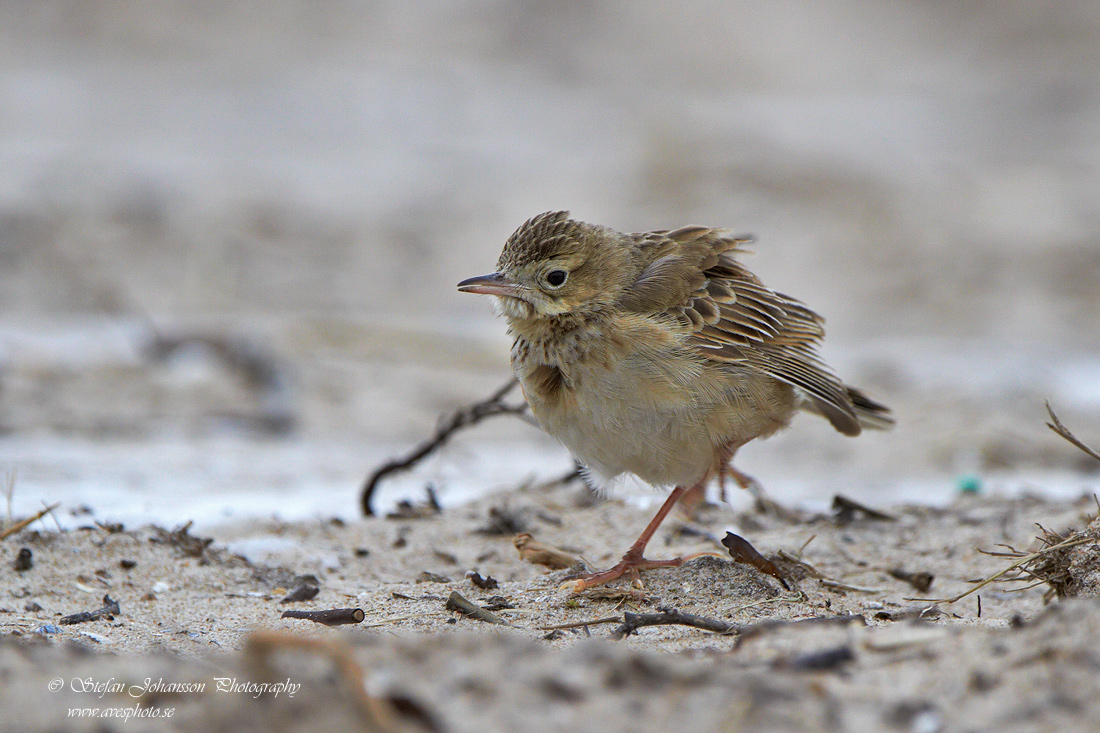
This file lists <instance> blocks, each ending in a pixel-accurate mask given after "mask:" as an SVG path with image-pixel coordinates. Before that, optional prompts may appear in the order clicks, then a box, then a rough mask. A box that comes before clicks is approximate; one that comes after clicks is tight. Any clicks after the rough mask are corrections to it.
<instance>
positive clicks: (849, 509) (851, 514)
mask: <svg viewBox="0 0 1100 733" xmlns="http://www.w3.org/2000/svg"><path fill="white" fill-rule="evenodd" d="M833 510H834V511H835V512H836V519H837V521H838V522H841V523H846V522H850V521H852V520H853V519H855V517H856V515H857V514H862V515H863V516H865V517H867V518H868V519H877V520H879V521H882V522H896V521H897V517H895V516H893V515H892V514H887V513H886V512H880V511H878V510H877V509H872V508H871V507H869V506H867V505H866V504H860V503H859V502H858V501H856V500H854V499H849V498H848V497H847V496H843V495H841V494H837V495H836V496H834V497H833Z"/></svg>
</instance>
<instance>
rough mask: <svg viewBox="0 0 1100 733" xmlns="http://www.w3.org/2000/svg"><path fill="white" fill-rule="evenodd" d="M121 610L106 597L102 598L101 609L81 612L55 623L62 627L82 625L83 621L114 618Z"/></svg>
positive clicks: (111, 599) (116, 603) (113, 601)
mask: <svg viewBox="0 0 1100 733" xmlns="http://www.w3.org/2000/svg"><path fill="white" fill-rule="evenodd" d="M121 612H122V611H121V609H119V607H118V601H116V600H114V599H113V598H111V597H110V596H109V595H108V596H103V608H97V609H96V610H94V611H81V612H80V613H74V614H72V615H71V616H65V617H63V618H61V619H60V620H59V621H58V622H57V623H59V624H61V625H62V626H66V625H69V624H82V623H84V622H85V621H95V620H96V619H101V618H106V619H111V618H114V617H115V616H116V615H117V614H119V613H121Z"/></svg>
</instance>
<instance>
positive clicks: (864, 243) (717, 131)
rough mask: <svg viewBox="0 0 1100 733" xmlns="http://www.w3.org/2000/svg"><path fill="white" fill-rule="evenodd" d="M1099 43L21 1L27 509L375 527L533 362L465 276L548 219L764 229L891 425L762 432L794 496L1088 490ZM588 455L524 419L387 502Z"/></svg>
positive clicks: (699, 22)
mask: <svg viewBox="0 0 1100 733" xmlns="http://www.w3.org/2000/svg"><path fill="white" fill-rule="evenodd" d="M1098 39H1100V12H1097V4H1096V3H1095V2H1085V1H1082V2H1063V3H1058V4H1057V6H1056V7H1053V6H1048V5H1044V4H1039V3H1034V2H1029V1H1028V0H997V1H996V2H994V1H992V0H985V1H973V2H956V3H937V2H933V3H929V2H913V1H908V2H882V1H881V0H845V2H841V3H829V4H828V5H827V6H825V5H821V6H819V5H807V4H806V3H801V2H793V1H790V2H788V1H786V0H773V1H772V2H768V3H759V2H728V0H725V1H723V2H696V3H690V4H687V5H683V4H672V3H663V2H646V1H643V0H634V1H633V2H604V3H593V2H583V1H581V2H576V1H570V2H549V1H546V2H531V1H527V2H499V1H497V2H492V1H489V2H458V1H450V0H435V1H434V2H424V3H408V2H392V1H387V0H375V1H367V0H362V1H359V2H352V1H350V0H344V1H340V0H334V1H331V2H325V3H315V2H303V1H301V0H265V2H246V1H243V0H242V1H238V2H209V1H206V0H191V1H189V2H158V3H141V2H121V1H110V0H105V1H103V2H95V3H87V2H78V1H76V0H70V1H69V2H51V1H49V0H35V1H34V2H22V1H15V2H7V3H3V4H0V471H2V472H3V475H5V476H7V483H8V492H7V493H8V495H9V506H14V507H15V510H16V512H17V513H20V512H22V513H28V512H30V511H34V510H35V509H37V508H40V507H41V503H42V502H43V501H63V502H64V503H65V505H66V508H67V509H68V511H70V512H73V511H83V512H85V513H86V514H87V515H89V516H92V517H96V518H104V519H115V520H118V519H126V520H128V521H137V520H142V519H147V518H156V519H158V520H159V521H164V522H170V521H173V518H175V519H178V520H179V521H182V520H184V519H187V518H194V519H198V520H199V521H200V522H213V521H217V520H219V519H224V518H232V517H241V516H249V515H270V514H278V515H280V516H285V517H297V516H308V515H311V514H316V513H327V514H340V515H343V516H355V514H356V513H357V511H358V506H357V499H358V490H359V485H360V483H361V481H362V479H363V478H364V477H365V476H366V474H367V473H368V472H369V470H370V469H371V468H372V467H373V466H374V465H375V464H376V463H378V462H379V461H381V460H383V459H385V458H387V457H389V456H391V455H394V454H396V453H399V452H401V451H403V450H406V449H407V448H408V447H409V446H411V445H412V444H413V443H414V442H415V441H417V440H419V439H421V438H423V437H425V436H426V435H427V434H429V433H430V432H431V430H432V428H433V427H434V425H435V422H436V419H437V416H438V415H439V414H440V413H442V412H446V411H448V410H451V409H454V408H455V407H457V406H459V405H461V404H463V403H467V402H469V401H471V400H474V399H477V398H480V397H483V396H485V395H486V394H488V393H489V392H491V391H492V390H493V389H494V388H495V387H497V386H498V385H500V384H502V383H503V382H504V381H506V379H507V378H508V376H509V371H508V366H507V350H508V341H507V339H506V337H505V335H504V324H503V323H502V322H500V321H497V320H495V319H494V318H493V317H492V315H491V311H490V308H489V304H488V303H487V302H485V300H484V299H482V298H475V297H471V296H468V295H463V294H460V293H457V292H456V291H455V289H454V285H455V283H456V282H458V281H459V280H461V279H463V278H466V277H469V276H472V275H476V274H482V273H485V272H489V271H491V270H492V269H494V265H495V262H496V257H497V255H498V253H499V251H500V248H501V246H502V244H503V242H504V240H505V239H506V238H507V236H508V235H509V234H510V233H511V232H512V231H513V230H514V229H515V228H516V227H517V226H518V225H519V224H520V223H522V222H523V221H524V220H525V219H526V218H528V217H530V216H532V215H534V214H537V213H539V212H542V211H546V210H550V209H569V210H571V211H572V212H573V214H574V215H575V216H576V217H577V218H580V219H583V220H587V221H592V222H598V223H602V224H607V225H609V226H613V227H615V228H618V229H622V230H625V231H640V230H646V229H656V228H671V227H676V226H681V225H685V224H689V223H694V224H703V225H709V226H725V227H729V228H732V229H735V230H738V231H745V232H751V233H753V234H755V235H756V236H757V237H758V244H757V245H756V249H757V252H758V253H757V254H756V255H755V256H754V257H753V259H752V260H751V261H750V265H751V267H752V268H753V269H754V270H755V271H756V272H757V273H758V274H760V276H761V277H762V278H763V279H764V281H765V282H766V283H767V284H769V285H770V286H772V287H774V288H776V289H778V290H781V291H784V292H788V293H790V294H792V295H795V296H796V297H798V298H800V299H802V300H804V301H806V302H807V303H808V304H809V305H810V306H811V307H813V308H815V309H816V310H818V311H819V312H821V313H822V314H823V315H824V316H825V317H826V319H827V321H828V323H827V328H828V334H829V337H828V340H827V344H826V347H825V355H826V358H827V360H828V361H829V362H830V363H832V364H833V365H834V366H835V367H836V368H837V370H838V371H839V372H840V373H841V374H842V375H843V376H844V378H845V379H846V380H848V381H850V382H853V383H855V384H858V385H859V386H861V387H863V388H865V389H866V390H867V391H868V392H870V393H872V394H873V395H874V396H875V397H877V398H879V399H881V400H882V401H884V402H886V403H888V404H890V405H891V406H893V407H894V408H895V411H896V413H897V417H898V427H897V429H896V430H895V431H893V432H891V433H885V434H876V435H870V436H865V437H862V438H860V439H858V440H855V441H852V440H848V439H845V438H843V437H841V436H839V435H837V434H835V433H833V432H832V431H831V429H830V428H829V427H828V426H827V425H826V424H825V423H824V422H823V421H819V420H816V419H813V418H809V417H807V418H803V419H801V420H799V421H798V422H797V423H796V424H795V425H794V426H793V427H792V428H791V429H790V430H789V431H787V432H786V433H784V434H781V435H780V436H777V437H775V438H773V439H771V440H769V441H766V442H762V443H760V444H757V445H750V446H748V447H746V448H745V449H744V450H743V451H742V452H741V455H740V457H739V458H740V460H739V466H740V467H741V468H742V469H743V470H745V471H747V472H749V473H751V474H754V475H756V476H757V477H758V478H759V479H760V481H761V482H762V483H763V484H764V486H765V487H766V488H767V489H768V490H769V491H770V492H771V493H772V494H773V495H775V496H776V497H777V498H779V499H781V500H787V501H792V502H802V503H809V504H814V503H815V502H820V503H824V502H826V501H827V500H828V499H829V498H830V497H831V495H832V493H834V492H836V491H843V492H844V493H846V494H848V495H850V496H854V497H857V498H860V499H864V500H868V501H872V502H876V503H887V502H889V501H897V500H909V501H922V500H925V501H936V500H942V499H944V498H946V497H949V496H950V495H951V494H952V493H953V492H954V491H955V490H956V489H957V487H958V486H959V485H961V484H965V483H970V484H971V485H973V483H974V482H973V479H974V478H977V479H979V480H980V485H981V487H982V488H983V490H990V491H996V490H1005V491H1019V490H1035V491H1052V492H1057V491H1062V492H1071V493H1073V492H1081V491H1086V490H1092V489H1094V488H1095V486H1096V485H1097V482H1098V477H1097V474H1096V473H1088V471H1089V470H1090V467H1089V466H1088V465H1087V464H1086V463H1085V460H1084V457H1083V455H1082V454H1080V453H1079V452H1077V451H1076V450H1075V449H1074V448H1072V447H1071V446H1069V445H1068V444H1066V443H1065V442H1063V441H1061V440H1060V439H1059V438H1057V437H1056V436H1054V435H1053V434H1051V433H1049V431H1047V429H1046V428H1045V427H1044V425H1043V423H1044V420H1045V419H1046V415H1045V411H1044V409H1043V401H1044V400H1045V399H1050V400H1051V401H1052V403H1053V404H1054V405H1055V407H1056V408H1057V409H1058V411H1059V414H1060V415H1061V417H1062V418H1063V419H1064V420H1065V421H1066V422H1067V424H1068V425H1069V426H1070V427H1071V428H1072V429H1074V430H1075V431H1076V432H1077V433H1078V435H1079V436H1080V437H1081V438H1082V439H1083V440H1085V442H1087V443H1090V444H1092V445H1097V444H1098V443H1100V134H1098V133H1100V74H1098V73H1097V69H1100V42H1098ZM568 467H569V459H568V456H567V454H566V453H565V452H564V451H563V450H562V449H561V448H559V447H557V446H556V445H555V444H554V443H553V442H552V441H550V440H548V439H547V438H545V437H543V436H542V435H541V434H539V433H538V431H537V430H535V429H533V428H529V427H527V426H524V425H522V423H518V422H516V421H514V420H512V419H510V418H502V419H500V420H498V421H497V422H496V423H495V424H491V423H486V424H485V425H484V426H482V427H479V428H476V429H474V430H471V431H470V432H469V433H468V434H466V435H464V436H461V437H460V438H458V439H457V440H456V441H455V442H454V443H453V444H452V445H451V447H450V448H449V449H448V450H447V451H445V452H444V453H442V454H440V455H439V456H436V457H434V458H433V459H431V460H430V461H428V462H427V463H426V464H425V465H424V466H423V467H421V468H420V469H419V470H418V471H417V472H415V473H413V474H411V475H407V476H403V477H401V478H399V479H395V480H394V481H392V482H390V483H388V484H386V485H384V487H383V488H382V490H381V493H380V494H379V500H380V505H381V507H382V508H385V506H387V505H391V504H392V503H393V502H394V501H396V500H397V499H399V498H401V497H402V496H409V495H415V496H419V495H420V494H421V492H422V490H423V486H424V485H425V483H427V482H432V483H433V484H434V485H435V486H436V488H437V491H438V492H439V494H440V496H441V498H442V500H443V501H444V502H445V503H456V502H459V501H461V500H463V499H464V498H467V497H469V496H472V495H476V494H477V493H479V492H484V491H489V490H495V489H500V488H503V487H507V486H514V485H516V484H518V483H521V482H522V481H525V480H530V479H531V478H532V477H534V478H546V477H550V476H556V475H559V474H560V473H561V472H562V471H563V470H565V469H567V468H568ZM1092 468H1095V467H1092ZM735 500H737V501H740V498H737V497H735Z"/></svg>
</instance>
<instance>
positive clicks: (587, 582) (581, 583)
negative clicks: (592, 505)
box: [569, 482, 714, 593]
mask: <svg viewBox="0 0 1100 733" xmlns="http://www.w3.org/2000/svg"><path fill="white" fill-rule="evenodd" d="M701 484H702V482H700V484H697V485H696V487H693V488H697V487H698V486H700V485H701ZM687 492H688V489H687V488H685V487H683V486H677V487H676V488H675V489H673V490H672V493H671V494H669V495H668V498H667V499H665V503H664V504H662V505H661V508H660V509H659V510H658V511H657V515H656V516H654V517H653V519H651V520H650V521H649V524H648V525H646V528H645V529H644V530H643V531H642V534H641V535H639V537H638V539H636V540H635V541H634V544H633V545H631V546H630V549H629V550H627V551H626V554H624V555H623V559H622V560H621V561H619V564H618V565H616V566H615V567H613V568H611V569H610V570H604V571H602V572H599V573H593V574H591V575H588V576H585V577H583V578H579V579H577V580H575V581H571V582H570V583H569V585H570V586H572V590H573V592H574V593H577V592H579V591H582V590H584V589H585V588H592V587H593V586H597V585H603V584H604V583H610V582H611V581H612V580H616V579H618V578H621V577H622V576H623V575H626V574H627V573H629V574H630V575H631V576H635V577H636V576H637V574H638V572H639V571H642V570H650V569H652V568H668V567H676V566H678V565H682V564H683V563H684V562H686V561H688V560H690V559H692V558H694V557H699V556H700V555H711V554H714V553H710V552H701V553H697V554H695V555H687V556H685V557H677V558H674V559H672V560H647V559H645V557H643V555H642V553H644V552H645V548H646V545H648V544H649V541H650V540H651V539H653V535H654V534H656V532H657V528H658V527H660V526H661V522H663V521H664V520H665V517H667V516H668V513H669V512H670V511H672V507H673V506H675V505H676V502H677V501H679V499H680V497H682V496H683V495H684V494H685V493H687Z"/></svg>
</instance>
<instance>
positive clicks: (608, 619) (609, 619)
mask: <svg viewBox="0 0 1100 733" xmlns="http://www.w3.org/2000/svg"><path fill="white" fill-rule="evenodd" d="M622 620H623V619H622V616H604V617H603V618H594V619H592V620H591V621H574V622H572V623H568V624H554V625H552V626H540V627H539V631H557V630H558V629H579V628H580V627H582V626H598V625H600V624H614V623H620V622H621V621H622Z"/></svg>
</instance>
